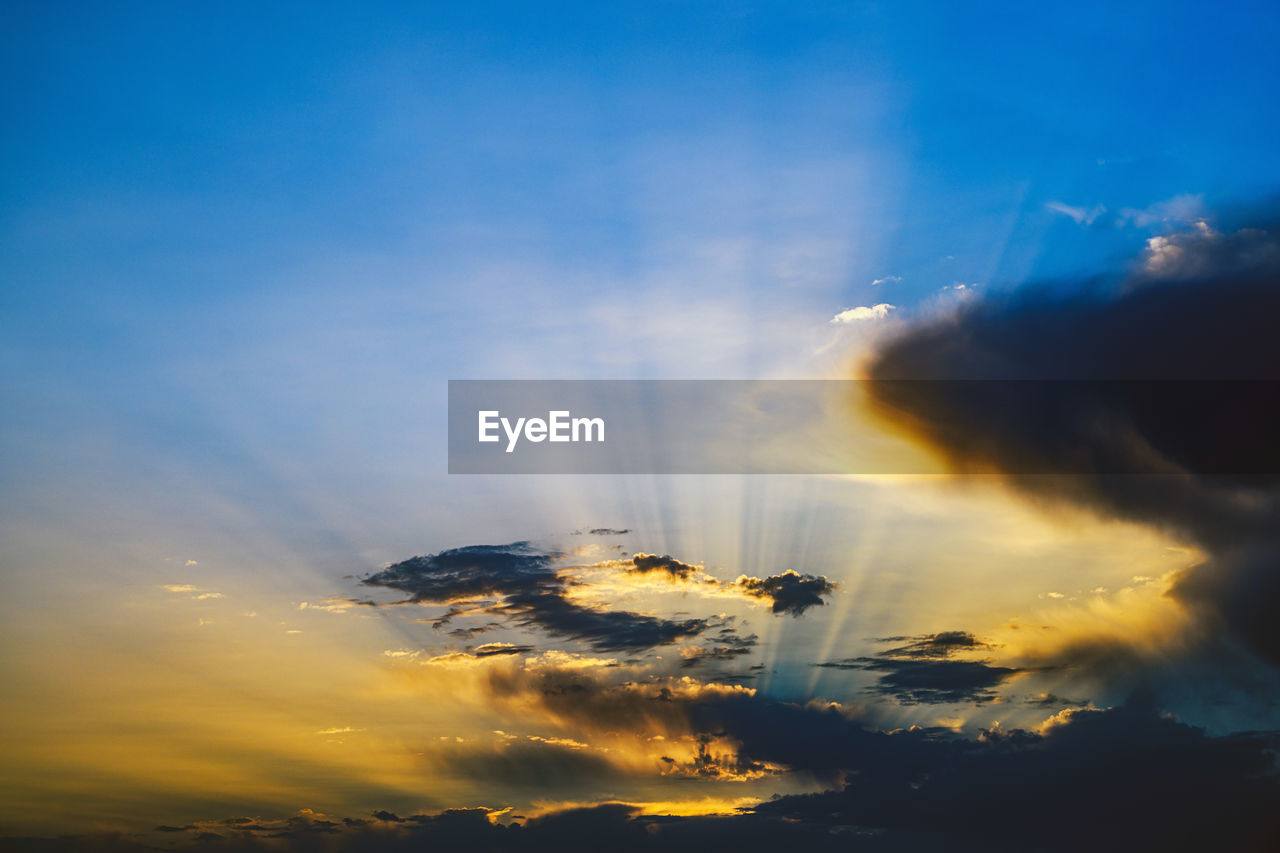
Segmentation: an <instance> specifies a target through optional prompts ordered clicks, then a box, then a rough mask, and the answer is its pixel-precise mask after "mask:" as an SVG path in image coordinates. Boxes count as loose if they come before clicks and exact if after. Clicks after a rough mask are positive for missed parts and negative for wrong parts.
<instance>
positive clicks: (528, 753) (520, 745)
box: [448, 739, 626, 799]
mask: <svg viewBox="0 0 1280 853" xmlns="http://www.w3.org/2000/svg"><path fill="white" fill-rule="evenodd" d="M448 769H449V772H450V773H456V774H458V775H461V776H464V777H466V778H468V779H471V780H473V781H476V782H479V783H482V784H484V785H485V786H487V788H488V789H490V790H492V789H494V788H499V789H501V790H503V791H511V790H512V789H521V788H523V789H528V790H530V791H532V792H535V793H536V794H537V795H539V796H542V795H543V794H545V792H547V791H549V790H553V791H555V795H556V796H558V797H564V798H566V799H567V798H572V797H581V796H586V795H589V794H591V793H594V791H595V790H598V787H597V786H598V785H600V784H602V783H615V784H616V783H617V782H618V781H620V780H622V779H623V778H624V777H625V776H626V774H625V773H623V772H622V771H621V770H620V769H619V768H618V767H617V765H615V764H614V763H613V762H611V761H609V760H608V758H607V757H606V756H605V755H604V754H602V753H600V752H597V751H595V750H591V749H587V748H581V747H573V746H567V745H564V744H558V743H547V742H545V741H537V740H529V739H520V740H514V741H512V742H510V743H505V744H500V745H498V746H497V747H495V748H492V749H485V748H462V749H458V750H456V751H455V752H453V753H452V754H450V755H449V757H448Z"/></svg>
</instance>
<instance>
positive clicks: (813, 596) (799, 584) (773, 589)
mask: <svg viewBox="0 0 1280 853" xmlns="http://www.w3.org/2000/svg"><path fill="white" fill-rule="evenodd" d="M733 586H734V587H735V588H737V589H739V590H741V591H742V592H743V593H745V594H746V595H749V596H752V597H754V598H763V599H765V600H767V601H769V602H771V603H772V610H773V612H774V613H790V614H791V615H792V616H799V615H800V614H802V613H804V612H805V611H806V610H808V609H809V608H810V607H818V606H820V605H822V604H825V603H826V602H825V601H824V599H825V598H826V597H827V596H829V595H831V594H832V593H833V592H835V590H836V585H835V584H834V583H832V582H831V581H829V580H827V579H826V578H825V577H822V576H820V575H802V574H800V573H799V572H794V571H786V572H783V573H782V574H780V575H770V576H769V577H767V578H752V577H746V576H745V575H744V576H743V577H740V578H738V579H737V580H736V581H734V582H733Z"/></svg>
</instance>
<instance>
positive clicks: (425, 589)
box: [361, 542, 724, 651]
mask: <svg viewBox="0 0 1280 853" xmlns="http://www.w3.org/2000/svg"><path fill="white" fill-rule="evenodd" d="M560 557H561V555H560V554H557V553H554V552H546V551H542V550H539V549H537V548H534V547H533V546H532V545H530V544H529V543H528V542H515V543H512V544H510V545H473V546H470V547H466V548H454V549H451V550H448V551H441V552H440V553H438V554H431V555H428V556H422V557H413V558H411V559H408V560H404V561H403V562H400V563H396V564H394V565H392V566H388V567H387V568H386V569H383V570H382V571H380V572H377V573H375V574H373V575H370V576H369V577H367V578H365V579H364V580H363V581H361V583H363V584H364V585H366V586H381V587H387V588H389V589H395V590H398V591H400V592H402V593H405V594H406V595H408V596H409V597H408V598H407V599H406V601H405V602H404V603H412V604H451V605H453V606H452V607H451V608H450V609H449V611H448V612H447V613H446V614H445V615H444V616H442V617H441V618H440V619H439V620H435V622H434V623H433V624H434V625H435V626H436V627H440V626H442V625H447V624H448V623H449V622H450V621H451V620H452V619H453V618H455V617H456V616H458V615H461V614H463V613H466V612H473V611H474V610H475V609H476V607H477V606H478V605H477V603H476V602H477V601H478V600H481V599H484V598H486V597H496V599H495V601H494V602H493V603H492V604H489V605H488V606H486V607H485V608H484V612H487V613H491V614H500V615H503V616H507V617H508V618H510V619H512V620H513V621H514V622H515V623H516V624H519V625H523V626H529V627H535V628H538V629H541V630H543V631H545V632H547V633H549V634H552V635H553V636H557V637H563V638H566V639H571V640H577V641H580V642H583V643H586V644H587V645H589V646H590V647H591V648H593V649H596V650H598V651H625V650H643V649H650V648H653V647H655V646H662V645H668V644H671V643H675V642H678V641H680V640H684V639H688V638H691V637H696V636H697V635H698V634H701V633H702V632H703V631H705V630H707V629H708V628H710V627H716V626H722V625H723V624H724V623H723V620H715V619H695V618H690V619H664V618H661V617H658V616H650V615H647V614H643V613H634V612H631V611H626V610H605V609H597V608H592V607H588V606H585V605H582V604H578V603H576V602H574V601H572V600H571V599H570V598H569V596H568V594H567V591H568V581H567V580H566V579H565V578H563V577H562V576H561V575H560V574H559V573H558V572H557V571H556V568H555V563H556V561H557V560H558V559H559V558H560ZM464 602H465V603H466V604H467V605H468V606H467V607H462V606H461V605H462V604H463V603H464Z"/></svg>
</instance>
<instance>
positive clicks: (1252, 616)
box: [869, 224, 1280, 666]
mask: <svg viewBox="0 0 1280 853" xmlns="http://www.w3.org/2000/svg"><path fill="white" fill-rule="evenodd" d="M1143 263H1144V265H1143V268H1142V270H1141V271H1140V272H1138V273H1136V274H1134V275H1131V276H1130V277H1129V278H1128V279H1126V280H1124V281H1123V282H1121V283H1120V284H1119V285H1116V286H1104V284H1102V283H1093V284H1092V285H1091V286H1085V285H1079V286H1077V287H1075V288H1073V294H1072V295H1062V288H1061V287H1059V288H1056V289H1052V288H1043V289H1028V290H1024V291H1021V292H1019V293H1016V294H1014V295H1011V296H1008V297H1004V298H996V299H987V300H984V301H980V302H975V303H972V304H969V305H967V306H965V307H963V308H962V309H961V310H960V311H959V312H958V313H957V314H956V315H955V316H953V317H950V318H947V319H943V320H939V321H936V322H932V323H929V324H926V325H923V326H921V327H918V328H914V329H910V330H908V331H907V332H906V333H905V334H903V335H901V336H900V337H899V338H897V339H896V340H894V341H892V342H890V343H889V344H887V345H886V346H884V347H883V348H882V349H881V351H880V352H879V353H878V354H877V355H876V357H875V358H874V360H873V362H872V363H871V365H870V368H869V376H870V378H872V379H876V380H919V379H929V380H1024V381H1026V380H1034V381H1030V382H1025V384H1020V385H1017V386H1007V387H1006V389H1005V390H1002V391H992V392H991V393H984V392H983V389H984V388H987V389H995V388H997V387H998V386H1000V385H1001V384H1002V383H998V382H997V383H986V384H985V385H984V384H982V383H979V384H978V385H973V384H970V383H967V382H950V381H945V382H936V381H933V382H912V381H885V382H876V383H872V385H871V386H870V390H871V392H872V394H873V395H874V396H875V397H876V398H877V400H876V402H877V404H878V406H879V407H880V409H881V410H882V411H883V412H885V413H886V415H887V416H888V417H890V418H892V419H894V420H896V421H897V422H899V423H900V424H902V425H904V426H905V427H906V428H907V429H908V430H910V431H912V432H914V433H915V434H917V435H918V436H920V437H921V438H922V439H924V440H925V441H927V442H928V443H929V444H931V445H932V446H934V447H936V448H938V449H939V450H941V451H942V452H943V453H944V454H946V455H947V457H948V458H950V459H951V461H952V462H953V463H955V464H956V466H957V467H958V468H960V469H961V470H968V469H973V468H975V467H976V468H986V469H990V468H994V469H995V470H997V471H1003V472H1006V473H1009V474H1018V473H1027V472H1036V471H1040V472H1055V471H1057V472H1061V471H1070V472H1072V476H1043V477H1017V476H1012V477H1009V483H1010V485H1011V486H1012V487H1013V488H1015V489H1018V490H1021V491H1023V492H1024V493H1027V494H1030V495H1033V496H1035V497H1036V498H1037V499H1041V500H1043V499H1050V500H1058V501H1064V502H1068V503H1072V504H1076V505H1079V506H1084V507H1088V508H1090V509H1092V510H1093V511H1095V512H1097V513H1099V514H1101V515H1103V516H1108V517H1118V518H1124V519H1128V520H1132V521H1138V522H1143V523H1147V524H1151V525H1153V526H1156V527H1159V528H1161V529H1163V530H1166V531H1168V532H1170V533H1172V534H1174V535H1175V536H1178V537H1181V538H1182V539H1184V540H1186V541H1190V542H1193V543H1195V544H1196V545H1198V546H1200V547H1201V548H1202V549H1204V550H1205V551H1207V552H1208V553H1209V554H1210V557H1209V559H1208V560H1207V561H1206V562H1205V563H1204V564H1202V565H1200V566H1198V567H1196V568H1194V569H1192V570H1190V571H1188V572H1186V573H1185V574H1184V575H1183V576H1182V577H1181V578H1180V579H1179V580H1178V582H1177V583H1176V585H1175V586H1174V589H1173V594H1174V595H1175V596H1176V597H1177V598H1178V599H1179V600H1180V601H1182V602H1183V603H1185V604H1187V605H1188V606H1190V607H1191V608H1193V609H1194V610H1195V611H1196V612H1198V613H1199V615H1200V617H1201V618H1200V623H1201V625H1202V627H1203V628H1204V629H1205V631H1206V632H1207V633H1209V634H1213V635H1219V636H1223V637H1225V638H1227V639H1228V640H1229V641H1230V642H1234V643H1236V644H1239V645H1243V646H1244V647H1246V648H1248V649H1249V650H1251V651H1252V652H1253V653H1254V654H1255V655H1257V656H1259V657H1261V658H1262V659H1264V660H1266V661H1269V662H1270V663H1271V664H1273V665H1278V666H1280V620H1277V619H1276V618H1275V613H1276V612H1277V610H1278V609H1280V492H1278V489H1277V482H1276V477H1275V476H1270V475H1274V473H1275V472H1276V471H1280V466H1277V464H1276V463H1277V459H1280V442H1278V441H1277V440H1276V436H1277V435H1280V393H1278V390H1280V384H1277V383H1276V382H1275V380H1280V335H1277V334H1276V325H1275V324H1276V318H1277V317H1280V239H1278V237H1277V230H1276V228H1275V227H1272V226H1268V227H1264V228H1247V229H1241V230H1238V231H1235V232H1232V233H1230V234H1219V233H1218V232H1216V231H1214V230H1213V229H1211V228H1209V227H1208V226H1205V225H1203V224H1202V225H1200V226H1198V227H1197V228H1196V229H1195V230H1194V231H1193V232H1191V233H1188V234H1181V235H1171V236H1168V237H1162V238H1156V239H1154V240H1153V241H1151V243H1150V245H1149V249H1148V252H1147V254H1146V255H1145V256H1144V258H1143ZM1042 380H1083V381H1077V382H1073V383H1072V384H1070V385H1068V386H1055V384H1054V383H1053V382H1044V381H1042ZM1110 380H1129V382H1126V383H1124V384H1122V385H1116V384H1113V383H1110V382H1109V381H1110ZM1135 380H1137V381H1135ZM1167 380H1203V381H1201V382H1199V383H1198V384H1195V385H1191V384H1182V385H1177V386H1174V385H1169V384H1167ZM1209 380H1212V381H1209ZM1162 383H1166V384H1162ZM1008 387H1016V388H1018V389H1020V390H1019V393H1017V394H1011V393H1009V392H1008V390H1007V388H1008ZM1063 388H1066V389H1068V391H1067V392H1064V391H1063ZM1170 388H1173V389H1175V390H1176V391H1177V393H1178V394H1180V395H1183V396H1182V398H1181V399H1178V398H1177V397H1174V396H1171V395H1170V394H1169V393H1167V392H1168V391H1169V389H1170ZM1117 389H1121V390H1120V391H1117ZM1022 390H1025V391H1026V392H1027V393H1025V394H1022V393H1021V391H1022ZM1131 470H1138V471H1167V472H1169V473H1168V474H1164V475H1149V476H1146V475H1144V476H1125V475H1119V474H1109V473H1105V472H1110V471H1131ZM1250 471H1254V472H1263V473H1267V474H1269V476H1251V475H1250V473H1249V472H1250ZM1091 472H1104V473H1091Z"/></svg>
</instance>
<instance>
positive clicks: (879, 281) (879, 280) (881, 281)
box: [871, 275, 902, 307]
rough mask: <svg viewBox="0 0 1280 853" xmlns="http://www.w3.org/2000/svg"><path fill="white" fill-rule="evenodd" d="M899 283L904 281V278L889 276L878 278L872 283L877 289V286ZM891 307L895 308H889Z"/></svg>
mask: <svg viewBox="0 0 1280 853" xmlns="http://www.w3.org/2000/svg"><path fill="white" fill-rule="evenodd" d="M899 281H902V276H900V275H887V276H885V277H884V278H877V279H876V280H875V281H873V282H871V286H872V287H876V286H877V285H881V284H893V283H895V282H899ZM889 307H893V306H889Z"/></svg>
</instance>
